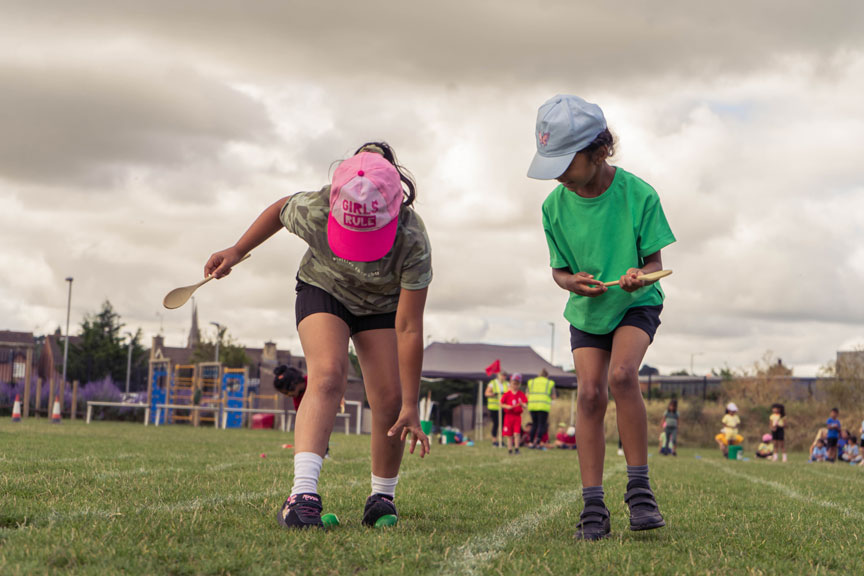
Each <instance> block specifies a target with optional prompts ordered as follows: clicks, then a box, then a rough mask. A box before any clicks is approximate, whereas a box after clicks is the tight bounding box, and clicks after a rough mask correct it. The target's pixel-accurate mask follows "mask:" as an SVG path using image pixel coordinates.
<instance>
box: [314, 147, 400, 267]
mask: <svg viewBox="0 0 864 576" xmlns="http://www.w3.org/2000/svg"><path fill="white" fill-rule="evenodd" d="M401 206H402V182H401V181H400V178H399V172H398V171H397V170H396V167H395V166H393V164H391V163H390V162H388V161H387V159H386V158H384V157H383V156H381V155H380V154H376V153H375V152H360V153H359V154H357V155H355V156H352V157H351V158H348V159H347V160H345V161H344V162H342V163H341V164H339V167H338V168H336V172H335V173H334V174H333V182H332V184H331V186H330V217H329V219H328V221H327V240H328V242H329V243H330V249H331V250H333V253H334V254H336V256H338V257H339V258H344V259H345V260H352V261H354V262H372V261H374V260H380V259H381V258H383V257H384V256H385V255H386V254H387V252H389V251H390V249H391V248H392V247H393V241H394V240H395V239H396V228H397V226H398V224H399V208H400V207H401Z"/></svg>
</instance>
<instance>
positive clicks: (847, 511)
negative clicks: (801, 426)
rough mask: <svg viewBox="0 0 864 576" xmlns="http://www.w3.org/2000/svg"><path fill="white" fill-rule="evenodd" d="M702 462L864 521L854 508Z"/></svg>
mask: <svg viewBox="0 0 864 576" xmlns="http://www.w3.org/2000/svg"><path fill="white" fill-rule="evenodd" d="M702 462H705V463H706V464H710V465H711V466H714V467H715V468H719V469H720V470H723V471H724V472H726V473H727V474H729V475H730V476H736V477H738V478H743V479H744V480H747V481H749V482H752V483H753V484H762V485H763V486H768V487H769V488H773V489H774V490H777V491H778V492H781V493H783V494H785V495H786V496H788V497H789V498H792V499H793V500H800V501H801V502H805V503H808V504H818V505H819V506H822V507H823V508H828V509H830V510H837V511H838V512H842V513H843V515H845V516H850V517H852V518H857V519H858V520H864V514H861V513H860V512H858V511H856V510H853V509H852V508H849V507H848V506H843V505H842V504H837V503H836V502H831V501H830V500H818V499H816V498H814V497H813V496H807V495H805V494H801V493H800V492H797V491H795V490H793V489H792V488H790V487H789V486H786V485H785V484H781V483H780V482H775V481H774V480H766V479H764V478H757V477H756V476H750V475H749V474H744V473H743V472H738V471H736V470H732V469H731V468H728V467H726V466H723V465H721V464H719V463H717V462H712V461H711V460H702Z"/></svg>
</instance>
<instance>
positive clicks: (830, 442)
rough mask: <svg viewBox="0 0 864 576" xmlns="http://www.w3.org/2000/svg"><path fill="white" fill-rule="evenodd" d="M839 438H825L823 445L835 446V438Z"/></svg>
mask: <svg viewBox="0 0 864 576" xmlns="http://www.w3.org/2000/svg"><path fill="white" fill-rule="evenodd" d="M839 439H840V438H826V439H825V445H826V446H828V448H835V447H836V446H837V440H839Z"/></svg>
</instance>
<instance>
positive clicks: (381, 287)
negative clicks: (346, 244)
mask: <svg viewBox="0 0 864 576" xmlns="http://www.w3.org/2000/svg"><path fill="white" fill-rule="evenodd" d="M329 212H330V186H329V185H328V186H325V187H324V188H322V189H321V190H319V191H317V192H298V193H297V194H294V195H293V196H291V197H290V198H288V200H287V201H286V202H285V205H284V206H282V211H281V212H280V215H279V217H280V219H281V221H282V224H283V225H284V226H285V228H287V229H288V231H289V232H291V233H292V234H296V235H297V236H299V237H300V238H302V239H303V240H304V241H305V242H306V244H308V245H309V250H307V251H306V254H305V255H304V256H303V260H302V261H301V262H300V270H299V272H298V274H297V276H298V277H299V278H300V280H302V281H303V282H306V283H307V284H311V285H312V286H317V287H318V288H321V289H322V290H324V291H325V292H327V293H328V294H330V295H331V296H333V297H334V298H336V299H337V300H338V301H339V302H341V303H342V304H343V305H344V306H345V307H346V308H348V310H349V311H350V312H351V313H352V314H354V315H356V316H369V315H371V314H384V313H387V312H395V311H396V307H397V305H398V304H399V292H400V291H401V289H402V288H405V289H406V290H422V289H423V288H426V287H427V286H428V285H429V283H430V282H432V248H431V246H430V244H429V237H428V236H427V235H426V228H425V227H424V226H423V221H422V220H421V219H420V216H418V215H417V213H416V212H414V210H412V209H410V208H408V207H406V206H402V209H401V210H400V212H399V228H398V231H397V233H396V240H395V242H394V243H393V248H391V249H390V251H389V252H388V253H387V254H386V255H385V256H384V257H383V258H381V259H380V260H375V261H374V262H352V261H350V260H344V259H342V258H339V257H338V256H336V255H335V254H333V251H332V250H331V249H330V244H329V243H328V242H327V217H328V214H329Z"/></svg>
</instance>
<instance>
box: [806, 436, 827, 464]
mask: <svg viewBox="0 0 864 576" xmlns="http://www.w3.org/2000/svg"><path fill="white" fill-rule="evenodd" d="M827 459H828V450H827V449H826V448H825V441H824V440H822V439H821V438H820V439H818V440H816V445H815V446H814V447H813V450H812V451H811V452H810V460H809V462H825V461H826V460H827Z"/></svg>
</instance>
